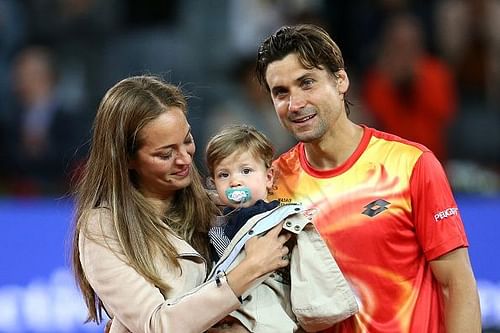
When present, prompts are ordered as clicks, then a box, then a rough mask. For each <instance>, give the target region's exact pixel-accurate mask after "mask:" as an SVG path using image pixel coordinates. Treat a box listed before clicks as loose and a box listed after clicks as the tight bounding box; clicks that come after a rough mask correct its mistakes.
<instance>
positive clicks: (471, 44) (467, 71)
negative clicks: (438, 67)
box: [435, 0, 500, 112]
mask: <svg viewBox="0 0 500 333" xmlns="http://www.w3.org/2000/svg"><path fill="white" fill-rule="evenodd" d="M435 30H436V41H437V48H438V51H439V52H440V54H441V55H442V56H443V57H444V58H445V59H446V60H447V61H448V62H449V63H450V64H451V65H452V66H453V69H454V71H455V72H456V73H457V80H458V83H459V86H460V88H461V95H463V96H464V102H466V103H468V102H469V101H470V100H472V102H475V103H478V102H479V103H483V104H484V102H487V103H488V107H489V108H496V110H497V112H498V111H500V94H499V93H498V91H499V87H500V34H499V33H498V32H499V31H500V1H498V0H442V1H439V2H437V3H436V7H435Z"/></svg>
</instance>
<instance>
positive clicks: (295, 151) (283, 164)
mask: <svg viewBox="0 0 500 333" xmlns="http://www.w3.org/2000/svg"><path fill="white" fill-rule="evenodd" d="M301 146H302V143H300V142H299V143H297V144H296V145H294V146H293V147H291V148H290V149H289V150H288V151H286V152H284V153H282V154H281V155H279V156H278V157H277V158H276V159H275V160H274V162H273V167H274V168H275V169H282V168H288V167H290V166H292V165H297V164H300V149H301Z"/></svg>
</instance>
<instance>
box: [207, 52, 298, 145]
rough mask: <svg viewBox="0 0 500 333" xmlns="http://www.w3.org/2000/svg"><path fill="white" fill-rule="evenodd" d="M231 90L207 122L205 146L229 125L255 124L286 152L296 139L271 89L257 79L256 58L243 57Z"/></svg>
mask: <svg viewBox="0 0 500 333" xmlns="http://www.w3.org/2000/svg"><path fill="white" fill-rule="evenodd" d="M232 75H233V76H232V78H233V79H232V82H234V84H233V85H232V86H231V91H230V92H229V93H228V94H227V96H226V98H225V99H224V100H223V101H222V102H221V103H220V104H219V105H216V106H215V108H214V109H213V110H211V113H210V116H209V117H207V118H208V119H207V121H206V122H204V129H205V131H204V134H203V147H204V146H205V144H206V142H207V141H208V139H209V138H210V137H211V136H212V135H213V134H215V132H217V131H218V130H219V129H221V128H223V127H224V126H227V125H228V124H247V125H252V126H254V127H255V128H257V129H258V130H260V131H262V132H263V133H264V134H265V135H266V136H267V137H268V138H269V139H270V140H271V142H272V143H273V145H274V147H275V149H276V154H278V153H281V152H285V151H286V150H288V149H289V148H290V147H291V146H292V145H293V144H294V143H295V141H294V139H293V138H292V137H291V136H290V134H288V132H287V131H286V130H285V129H283V127H281V124H280V123H279V121H278V119H277V117H276V115H275V113H274V109H273V105H272V103H271V100H270V98H269V95H268V94H267V92H265V91H263V90H262V88H261V87H260V86H259V84H258V82H257V81H256V76H255V59H254V58H253V57H249V58H243V59H241V60H240V62H239V63H238V64H237V65H236V66H235V68H234V70H233V74H232Z"/></svg>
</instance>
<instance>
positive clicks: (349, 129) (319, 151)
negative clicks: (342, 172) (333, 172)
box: [304, 121, 363, 170]
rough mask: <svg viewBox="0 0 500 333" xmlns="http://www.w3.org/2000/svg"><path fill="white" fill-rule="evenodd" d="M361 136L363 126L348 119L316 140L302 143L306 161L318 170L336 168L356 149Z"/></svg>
mask: <svg viewBox="0 0 500 333" xmlns="http://www.w3.org/2000/svg"><path fill="white" fill-rule="evenodd" d="M362 137H363V127H361V126H359V125H356V124H354V123H352V122H350V121H349V122H347V123H346V125H345V126H342V127H337V128H335V129H332V130H331V131H329V132H328V133H326V134H325V136H324V137H323V138H321V139H320V140H318V141H316V142H310V143H304V148H305V154H306V159H307V162H308V163H309V164H310V165H311V166H312V167H313V168H315V169H318V170H330V169H334V168H337V167H339V166H340V165H342V164H343V163H345V161H347V159H349V157H351V155H352V154H353V153H354V152H355V151H356V148H357V147H358V146H359V143H360V142H361V139H362Z"/></svg>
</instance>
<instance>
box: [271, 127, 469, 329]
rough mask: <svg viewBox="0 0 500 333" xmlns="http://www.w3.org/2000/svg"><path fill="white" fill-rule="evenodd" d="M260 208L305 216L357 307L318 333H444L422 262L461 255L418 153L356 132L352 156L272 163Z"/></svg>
mask: <svg viewBox="0 0 500 333" xmlns="http://www.w3.org/2000/svg"><path fill="white" fill-rule="evenodd" d="M274 167H275V169H276V175H277V177H276V186H275V190H274V191H273V194H272V195H271V197H270V199H278V200H280V201H281V202H282V203H292V202H293V203H302V204H304V205H306V206H308V207H310V208H315V209H316V210H317V213H316V215H315V219H314V221H315V225H316V227H317V228H318V230H319V232H320V233H321V235H322V236H323V238H324V239H325V241H326V242H327V244H328V246H329V248H330V250H331V252H332V254H333V255H334V257H335V259H336V260H337V263H338V264H339V267H340V268H341V270H342V271H343V273H344V274H345V276H346V278H347V280H348V281H349V283H350V284H351V286H352V288H353V291H354V292H355V294H356V295H357V297H358V302H359V304H360V312H359V314H357V315H355V316H353V317H351V318H349V319H347V320H345V321H344V322H342V323H340V324H338V325H337V326H335V327H333V328H331V329H329V330H327V332H370V333H373V332H384V333H386V332H415V333H417V332H418V333H421V332H427V333H433V332H444V324H443V310H442V303H443V299H442V295H441V292H440V288H439V286H438V284H437V281H436V280H435V279H434V278H433V276H432V272H431V270H430V267H429V264H428V261H430V260H432V259H435V258H437V257H439V256H441V255H443V254H445V253H447V252H449V251H451V250H453V249H456V248H458V247H462V246H468V243H467V239H466V236H465V232H464V228H463V224H462V221H461V219H460V215H459V212H458V210H457V209H456V207H457V206H456V203H455V200H454V199H453V196H452V193H451V190H450V186H449V184H448V181H447V179H446V176H445V173H444V171H443V169H442V167H441V165H440V164H439V162H438V161H437V159H436V158H435V156H434V155H433V154H432V153H431V152H430V151H429V150H428V149H426V148H425V147H424V146H421V145H418V144H415V143H412V142H409V141H406V140H403V139H401V138H399V137H397V136H394V135H390V134H387V133H384V132H380V131H377V130H375V129H372V128H368V127H364V135H363V138H362V141H361V143H360V145H359V147H358V148H357V150H356V151H355V152H354V154H353V155H352V156H351V157H350V158H349V159H348V160H347V161H346V162H345V163H344V164H343V165H341V166H339V167H338V168H335V169H333V170H326V171H325V170H315V169H314V168H312V167H311V166H310V165H309V164H308V162H307V161H306V159H305V154H304V146H303V144H302V143H299V144H297V145H296V146H295V147H294V148H292V149H291V150H290V151H288V152H287V153H285V154H283V155H282V156H280V158H278V159H277V160H276V161H275V163H274Z"/></svg>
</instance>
